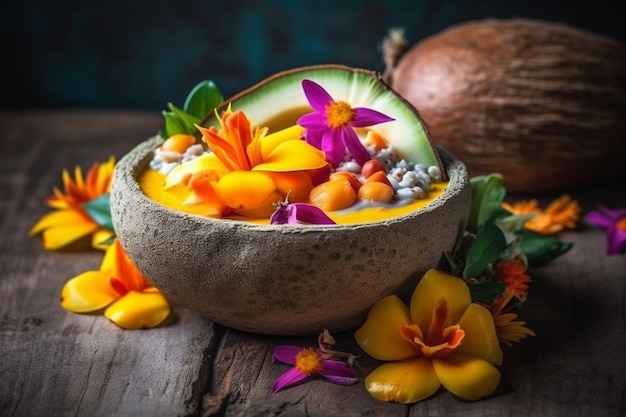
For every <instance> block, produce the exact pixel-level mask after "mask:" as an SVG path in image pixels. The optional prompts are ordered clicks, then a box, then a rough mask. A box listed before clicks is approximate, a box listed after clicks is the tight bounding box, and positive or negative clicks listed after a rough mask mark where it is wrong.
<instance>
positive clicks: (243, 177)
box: [165, 108, 328, 217]
mask: <svg viewBox="0 0 626 417" xmlns="http://www.w3.org/2000/svg"><path fill="white" fill-rule="evenodd" d="M218 121H219V123H220V128H221V129H220V131H218V130H217V129H216V128H215V127H210V128H208V129H206V128H204V127H201V126H196V127H197V128H198V130H200V132H201V133H202V136H203V137H202V140H203V141H204V142H205V143H206V144H207V145H208V146H209V148H210V149H211V151H212V152H211V153H208V154H205V155H203V156H200V157H198V158H195V159H193V160H191V161H189V162H187V163H184V164H181V165H179V166H177V167H176V168H174V169H173V170H172V171H171V172H170V173H169V174H168V176H167V178H166V184H165V187H166V188H169V187H172V186H175V185H178V184H183V185H186V186H187V187H188V188H189V189H190V190H191V193H190V195H189V197H188V198H187V200H186V201H185V204H197V203H204V204H207V206H208V207H210V210H209V213H207V215H209V216H212V217H221V216H223V215H227V214H229V213H231V212H235V213H237V214H240V215H243V216H249V217H269V215H270V214H272V212H274V210H275V209H276V207H275V203H277V202H279V201H284V200H285V199H286V197H287V195H289V201H291V202H303V201H305V200H306V199H307V198H308V195H309V191H310V190H311V189H312V188H313V182H312V178H311V175H312V174H313V173H314V172H315V171H316V170H319V169H320V168H324V167H326V166H328V162H327V161H326V160H325V159H324V153H323V152H322V151H320V150H319V149H317V148H315V147H313V146H312V145H309V144H308V143H306V142H305V141H304V140H302V134H303V132H304V130H303V128H302V127H300V126H297V125H296V126H292V127H289V128H286V129H283V130H281V131H278V132H275V133H273V134H270V135H267V136H265V133H266V131H267V129H266V128H263V129H258V128H257V129H256V130H254V131H253V130H252V128H251V125H250V121H249V120H248V118H247V117H246V115H245V114H244V113H243V112H242V111H240V110H238V111H235V112H232V111H231V110H230V108H229V109H228V110H227V111H226V112H225V114H224V115H223V117H218ZM294 155H297V157H294Z"/></svg>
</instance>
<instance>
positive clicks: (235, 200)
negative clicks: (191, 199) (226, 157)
mask: <svg viewBox="0 0 626 417" xmlns="http://www.w3.org/2000/svg"><path fill="white" fill-rule="evenodd" d="M213 188H214V190H215V193H216V194H217V196H218V197H219V199H220V200H221V201H222V202H224V204H226V205H227V206H228V207H231V208H233V209H234V210H236V211H238V212H239V211H242V210H253V209H259V208H261V209H263V210H265V209H269V212H268V213H267V215H268V216H269V215H270V214H271V213H272V212H273V211H274V206H273V205H272V204H273V203H275V202H276V201H280V200H282V196H281V195H280V194H278V193H277V192H276V184H275V183H274V180H273V179H272V177H271V176H269V175H267V174H266V173H264V172H259V171H233V172H229V173H228V174H226V175H224V176H223V177H222V178H221V179H220V180H219V181H218V182H217V183H215V184H214V185H213Z"/></svg>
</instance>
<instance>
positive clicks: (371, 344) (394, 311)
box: [354, 295, 417, 361]
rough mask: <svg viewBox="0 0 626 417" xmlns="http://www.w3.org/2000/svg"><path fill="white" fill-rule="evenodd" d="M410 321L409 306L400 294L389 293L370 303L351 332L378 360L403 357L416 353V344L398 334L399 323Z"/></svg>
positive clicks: (403, 323) (407, 323)
mask: <svg viewBox="0 0 626 417" xmlns="http://www.w3.org/2000/svg"><path fill="white" fill-rule="evenodd" d="M410 323H411V317H410V315H409V309H408V308H407V307H406V305H405V304H404V303H403V302H402V300H400V298H398V297H397V296H395V295H389V296H387V297H385V298H383V299H381V300H380V301H378V302H377V303H376V304H374V305H373V306H372V308H371V309H370V311H369V314H368V316H367V319H366V320H365V323H363V325H362V326H361V327H360V328H359V329H358V330H357V331H356V332H355V334H354V336H355V338H356V340H357V342H358V343H359V345H360V346H361V347H362V348H363V350H365V351H366V352H367V353H368V354H369V355H370V356H372V357H374V358H376V359H378V360H383V361H395V360H401V359H406V358H410V357H412V356H416V354H417V351H416V349H415V346H414V345H413V344H412V343H410V342H409V341H407V340H406V339H405V338H404V337H402V335H401V334H400V327H402V326H408V325H409V324H410Z"/></svg>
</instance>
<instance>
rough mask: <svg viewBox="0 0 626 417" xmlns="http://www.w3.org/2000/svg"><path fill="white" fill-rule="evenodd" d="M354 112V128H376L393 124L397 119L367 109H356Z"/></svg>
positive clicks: (352, 123)
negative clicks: (379, 125) (380, 124)
mask: <svg viewBox="0 0 626 417" xmlns="http://www.w3.org/2000/svg"><path fill="white" fill-rule="evenodd" d="M353 110H354V113H355V114H354V120H352V122H351V123H350V124H351V125H352V126H354V127H366V126H374V125H377V124H379V123H385V122H391V121H393V120H395V119H393V118H391V117H389V116H387V115H386V114H383V113H381V112H379V111H376V110H372V109H368V108H366V107H356V108H355V109H353Z"/></svg>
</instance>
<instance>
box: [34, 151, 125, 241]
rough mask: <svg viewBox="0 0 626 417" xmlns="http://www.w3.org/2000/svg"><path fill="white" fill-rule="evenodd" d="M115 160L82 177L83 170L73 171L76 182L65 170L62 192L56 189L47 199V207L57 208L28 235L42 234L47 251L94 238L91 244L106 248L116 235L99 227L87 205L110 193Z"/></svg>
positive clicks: (112, 159) (93, 169)
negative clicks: (88, 212) (90, 214)
mask: <svg viewBox="0 0 626 417" xmlns="http://www.w3.org/2000/svg"><path fill="white" fill-rule="evenodd" d="M114 168H115V158H114V157H110V158H109V159H108V160H107V161H106V162H103V163H94V164H93V165H92V166H91V168H90V169H89V171H88V172H87V178H86V179H84V178H83V173H82V170H81V169H80V167H76V168H75V169H74V179H72V178H71V176H70V174H69V172H68V171H67V170H63V189H64V192H63V191H61V190H59V189H58V188H56V187H55V188H54V190H53V191H54V194H53V195H52V196H50V197H48V198H47V199H46V204H47V205H48V206H49V207H52V208H53V209H55V211H52V212H50V213H47V214H45V215H43V216H42V217H41V218H40V219H39V220H38V221H37V222H36V223H35V225H34V226H33V227H32V228H31V230H30V232H29V235H30V236H36V235H38V234H40V233H41V234H42V237H43V246H44V248H45V249H47V250H57V249H60V248H62V247H64V246H67V245H69V244H71V243H73V242H76V241H78V240H79V239H82V238H85V237H88V236H91V245H92V246H93V247H94V248H96V249H105V248H106V246H107V245H104V244H103V242H107V241H109V240H110V239H111V238H112V237H113V236H114V233H113V231H111V230H107V229H104V228H102V227H100V226H99V225H98V224H97V223H96V222H95V221H94V220H93V219H92V218H91V217H90V216H89V215H88V214H87V212H86V211H85V209H84V208H83V204H85V203H88V202H90V201H92V200H94V199H96V198H98V197H101V196H102V195H104V194H107V193H108V192H109V191H110V190H111V180H112V178H113V169H114Z"/></svg>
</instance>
